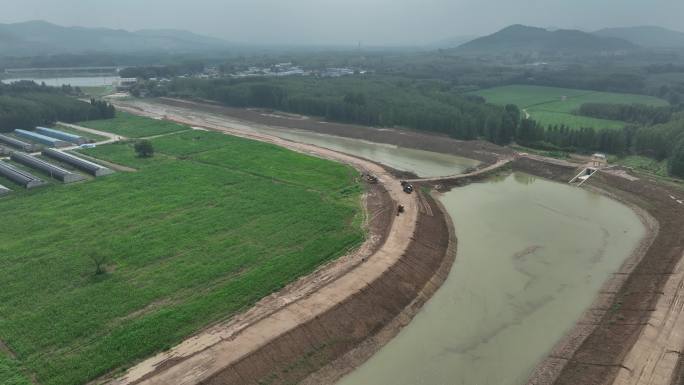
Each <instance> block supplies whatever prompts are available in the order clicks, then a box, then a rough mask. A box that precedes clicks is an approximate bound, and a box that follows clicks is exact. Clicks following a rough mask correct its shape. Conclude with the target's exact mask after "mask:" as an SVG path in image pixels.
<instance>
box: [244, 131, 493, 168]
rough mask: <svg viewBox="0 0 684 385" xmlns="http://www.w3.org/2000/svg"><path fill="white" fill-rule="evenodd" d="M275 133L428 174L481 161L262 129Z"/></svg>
mask: <svg viewBox="0 0 684 385" xmlns="http://www.w3.org/2000/svg"><path fill="white" fill-rule="evenodd" d="M257 130H258V131H263V132H266V133H268V134H271V135H275V136H279V137H281V138H284V139H289V140H293V141H297V142H300V143H308V144H314V145H316V146H320V147H325V148H329V149H331V150H335V151H340V152H344V153H347V154H352V155H356V156H360V157H363V158H366V159H369V160H372V161H375V162H378V163H382V164H384V165H387V166H390V167H392V168H394V169H397V170H401V171H410V172H413V173H414V174H417V175H419V176H424V177H431V176H445V175H455V174H461V173H463V172H464V171H465V170H466V169H468V168H470V167H475V166H477V165H478V164H480V162H478V161H476V160H472V159H467V158H462V157H460V156H455V155H447V154H440V153H436V152H430V151H421V150H415V149H411V148H404V147H397V146H393V145H390V144H380V143H372V142H367V141H364V140H359V139H351V138H343V137H339V136H332V135H325V134H319V133H314V132H311V131H304V130H278V129H267V128H261V129H257Z"/></svg>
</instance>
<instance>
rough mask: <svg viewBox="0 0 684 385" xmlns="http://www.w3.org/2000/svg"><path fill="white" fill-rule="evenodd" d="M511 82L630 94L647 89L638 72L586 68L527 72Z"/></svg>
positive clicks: (510, 81) (643, 91) (639, 92)
mask: <svg viewBox="0 0 684 385" xmlns="http://www.w3.org/2000/svg"><path fill="white" fill-rule="evenodd" d="M509 83H510V84H529V85H538V86H550V87H561V88H573V89H582V90H594V91H606V92H621V93H630V94H641V93H645V89H646V80H645V79H644V77H643V76H640V75H638V74H632V73H619V72H610V73H601V72H598V71H594V72H591V71H587V70H585V69H584V68H577V69H575V68H572V69H566V70H557V71H536V72H534V73H532V72H526V73H523V74H521V75H520V76H518V77H514V78H512V79H510V80H509Z"/></svg>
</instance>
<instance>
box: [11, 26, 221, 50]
mask: <svg viewBox="0 0 684 385" xmlns="http://www.w3.org/2000/svg"><path fill="white" fill-rule="evenodd" d="M229 47H231V44H230V43H228V42H226V41H224V40H221V39H217V38H213V37H208V36H202V35H197V34H194V33H192V32H188V31H182V30H173V29H160V30H141V31H137V32H129V31H125V30H121V29H108V28H84V27H62V26H59V25H55V24H51V23H48V22H45V21H28V22H23V23H14V24H0V55H2V56H20V55H26V56H31V55H37V54H51V53H83V52H90V51H93V52H94V51H97V52H110V53H111V52H116V53H134V52H150V51H152V52H159V51H162V52H170V53H190V52H198V51H210V50H211V51H216V50H224V49H228V48H229Z"/></svg>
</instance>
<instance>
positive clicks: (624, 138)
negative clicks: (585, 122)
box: [516, 119, 634, 155]
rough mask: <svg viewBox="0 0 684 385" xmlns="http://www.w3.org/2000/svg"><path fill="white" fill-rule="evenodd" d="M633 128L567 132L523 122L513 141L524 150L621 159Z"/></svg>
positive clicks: (628, 145)
mask: <svg viewBox="0 0 684 385" xmlns="http://www.w3.org/2000/svg"><path fill="white" fill-rule="evenodd" d="M633 135H634V128H630V129H624V130H598V131H597V130H595V129H594V128H591V127H586V128H580V129H579V130H577V129H571V128H569V127H567V126H565V125H560V126H558V125H554V126H548V127H544V126H542V125H540V124H538V123H537V122H536V121H535V120H532V119H524V120H523V121H522V122H521V124H520V129H519V130H518V135H517V138H516V141H517V142H518V143H520V144H522V145H524V146H528V147H532V148H538V149H542V150H550V151H564V152H592V151H601V152H606V153H610V154H617V155H624V154H626V153H627V151H628V149H629V147H630V141H631V139H632V137H633Z"/></svg>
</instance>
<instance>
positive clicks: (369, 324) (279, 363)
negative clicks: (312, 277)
mask: <svg viewBox="0 0 684 385" xmlns="http://www.w3.org/2000/svg"><path fill="white" fill-rule="evenodd" d="M426 201H427V202H429V204H430V205H431V208H432V212H433V216H429V215H427V214H426V213H421V214H420V216H419V218H418V226H417V228H416V231H415V233H414V235H413V237H412V239H413V240H412V242H411V245H410V246H409V248H408V249H407V250H406V252H405V253H404V255H403V256H402V257H401V259H400V260H399V263H397V264H395V265H394V266H392V267H391V268H390V269H388V270H387V271H386V272H385V273H384V274H383V275H382V277H381V278H380V279H378V280H376V281H374V282H369V283H368V286H366V287H365V288H364V289H363V290H361V291H359V292H358V293H356V294H354V295H353V296H351V297H349V298H347V299H346V300H345V301H343V302H340V303H339V304H337V305H336V306H335V307H334V308H332V309H331V310H330V311H328V312H326V313H324V314H322V315H320V316H319V317H316V318H315V319H314V320H312V321H310V322H306V323H304V324H301V325H299V326H298V327H296V328H295V329H293V330H292V331H290V332H288V333H286V334H284V335H282V336H280V337H279V338H277V339H275V340H274V341H272V342H270V343H269V344H268V345H266V346H264V347H262V348H261V349H259V350H257V351H255V352H254V353H252V354H250V355H249V356H246V357H244V358H243V359H242V360H240V361H239V362H237V363H235V364H234V365H232V366H230V367H227V368H225V370H223V371H221V372H220V373H217V374H215V375H213V376H211V377H210V378H208V379H206V380H205V381H203V382H202V384H208V385H209V384H211V385H219V384H220V385H230V384H235V385H246V384H263V383H268V384H274V385H275V384H291V383H297V382H299V381H302V380H303V379H304V378H306V377H307V376H309V375H310V373H312V372H314V371H316V370H318V369H321V368H325V370H324V371H322V372H320V373H318V374H316V375H314V377H312V378H310V379H309V380H308V383H310V384H318V385H323V384H329V383H333V382H334V381H335V380H337V379H338V378H339V377H340V375H342V374H344V373H345V372H347V371H348V370H350V369H351V368H352V367H353V366H354V365H358V364H359V363H361V362H363V360H364V359H365V357H367V356H370V354H368V353H371V352H372V351H374V348H373V347H372V346H367V345H366V346H364V345H363V343H364V342H365V341H368V340H369V338H373V337H375V338H376V341H377V342H376V346H378V345H381V344H382V343H383V341H386V338H387V339H388V338H389V335H387V334H386V337H385V338H383V337H382V336H378V333H379V332H381V331H383V332H384V333H388V331H387V329H386V328H385V327H386V326H387V325H393V326H394V330H395V332H396V331H398V328H400V327H401V326H402V325H403V324H405V323H406V321H407V320H406V319H404V320H402V321H397V316H399V315H403V316H404V317H410V316H412V315H411V314H410V313H405V310H406V309H407V308H412V307H414V306H417V307H419V306H420V305H421V304H422V303H424V302H425V298H426V297H427V296H429V294H430V293H431V292H434V291H435V290H436V288H437V287H439V284H440V283H441V282H440V281H442V280H443V279H444V278H445V277H446V275H447V274H448V267H447V268H446V269H445V268H444V263H445V255H448V253H447V250H448V249H449V240H450V234H449V232H448V230H447V229H448V227H447V226H446V221H447V218H446V217H445V216H444V214H443V213H442V211H441V210H440V209H439V208H438V207H437V205H436V204H435V202H434V201H433V200H432V198H429V197H428V198H427V199H426ZM450 258H453V255H451V256H450ZM449 265H450V263H449ZM437 272H440V274H439V275H438V276H437V277H435V274H436V273H437ZM416 311H417V309H415V308H414V310H413V312H412V313H413V314H415V312H416ZM393 321H394V323H393ZM389 333H392V332H389ZM366 343H367V342H366ZM359 346H361V347H362V348H364V349H365V351H364V350H360V349H358V347H359ZM338 359H342V360H341V361H337V360H338ZM331 362H332V364H329V363H331Z"/></svg>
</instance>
